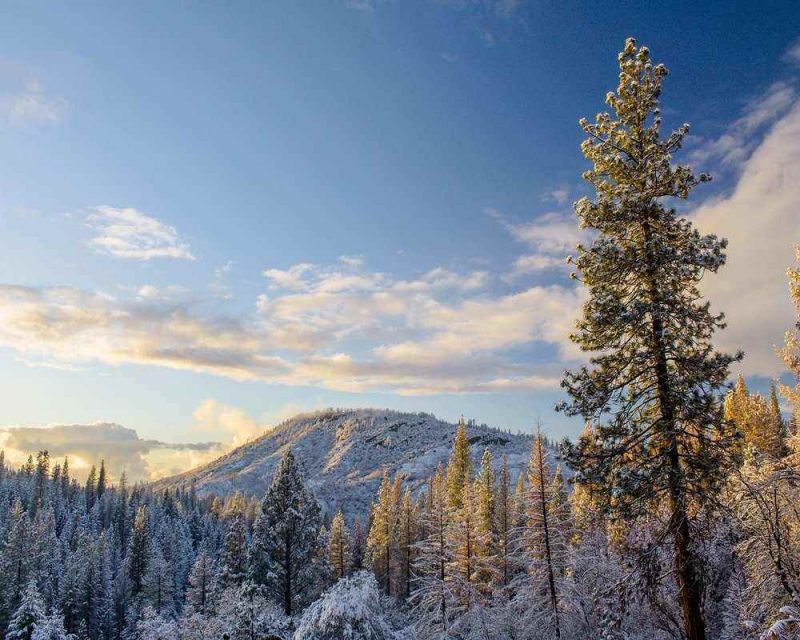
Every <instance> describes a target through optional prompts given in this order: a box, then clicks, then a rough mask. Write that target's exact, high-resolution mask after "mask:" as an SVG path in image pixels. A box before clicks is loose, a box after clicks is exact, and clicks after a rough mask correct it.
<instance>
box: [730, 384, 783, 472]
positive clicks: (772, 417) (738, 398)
mask: <svg viewBox="0 0 800 640" xmlns="http://www.w3.org/2000/svg"><path fill="white" fill-rule="evenodd" d="M723 406H724V415H725V419H726V420H729V421H731V422H732V423H733V424H735V425H736V428H737V429H738V430H739V431H740V432H741V434H742V436H743V441H744V443H745V444H747V445H749V446H751V447H755V448H756V449H757V450H758V451H760V452H761V453H763V454H766V455H769V456H772V457H774V458H779V457H780V456H781V455H783V449H784V447H785V438H784V435H783V433H782V431H783V420H782V419H781V416H780V409H778V408H777V397H776V398H775V403H774V406H773V405H772V404H771V403H770V404H769V405H768V404H767V401H766V400H764V398H763V397H762V396H761V395H759V394H757V393H750V391H749V390H748V389H747V384H746V383H745V381H744V378H742V376H741V375H740V376H738V377H737V378H736V384H735V385H734V388H733V389H731V390H730V391H729V392H728V394H727V395H726V396H725V403H724V405H723Z"/></svg>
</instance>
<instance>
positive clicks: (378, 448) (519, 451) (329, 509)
mask: <svg viewBox="0 0 800 640" xmlns="http://www.w3.org/2000/svg"><path fill="white" fill-rule="evenodd" d="M465 426H466V430H467V434H468V436H469V442H470V445H471V450H472V456H473V458H474V459H475V460H476V462H477V461H478V460H480V457H481V455H482V454H483V451H484V449H489V451H491V453H492V456H493V458H494V460H495V464H496V466H497V467H498V468H499V465H500V462H501V460H502V458H503V456H508V460H509V467H510V469H511V471H512V474H513V476H514V480H516V477H517V475H518V474H519V472H520V471H521V470H522V469H524V467H525V465H526V464H527V460H528V457H529V455H530V450H531V443H532V437H531V436H530V435H529V434H513V433H510V432H508V431H503V430H500V429H495V428H491V427H488V426H486V425H478V424H475V423H474V422H472V421H469V422H466V423H465ZM455 433H456V425H454V424H451V423H448V422H445V421H442V420H439V419H437V418H436V417H435V416H433V415H431V414H428V413H401V412H397V411H390V410H379V409H327V410H324V411H319V412H314V413H307V414H301V415H298V416H296V417H294V418H291V419H289V420H286V421H285V422H283V423H282V424H280V425H278V426H277V427H275V428H274V429H272V430H270V431H268V432H267V433H266V434H264V435H263V436H261V437H260V438H257V439H255V440H253V441H252V442H249V443H247V444H245V445H243V446H241V447H238V448H237V449H235V450H233V451H231V452H229V453H228V454H226V455H224V456H222V457H220V458H218V459H217V460H214V461H213V462H211V463H208V464H206V465H204V466H202V467H198V468H196V469H192V470H190V471H187V472H185V473H182V474H179V475H176V476H172V477H169V478H164V479H162V480H159V481H157V482H155V483H154V484H153V487H154V488H156V489H162V488H167V487H169V488H175V487H179V486H183V487H184V488H186V489H188V488H189V487H190V486H192V485H193V486H194V488H195V491H196V492H197V493H198V494H199V495H207V494H214V495H219V496H224V495H227V494H230V493H232V492H234V491H241V492H243V493H244V494H246V495H251V496H262V495H263V494H264V492H265V491H266V489H267V487H268V486H269V483H270V481H271V479H272V475H273V473H274V471H275V469H276V467H277V464H278V462H279V461H280V459H281V457H282V455H283V453H284V452H285V451H286V450H288V449H291V450H292V451H293V452H294V454H295V455H296V456H297V459H298V461H299V462H300V464H301V466H302V468H303V471H304V473H305V475H306V477H307V478H308V482H309V485H310V486H311V488H312V489H313V490H314V493H315V494H316V496H317V499H318V500H319V501H320V503H321V504H322V507H323V510H324V511H325V512H326V513H328V514H333V513H335V512H336V511H337V510H338V509H339V508H341V509H342V510H343V511H344V513H345V515H346V516H348V517H349V518H352V517H353V516H355V514H357V513H361V514H363V513H366V510H367V508H368V506H369V504H370V501H371V500H372V497H373V496H374V495H375V492H376V491H377V490H378V486H379V484H380V481H381V476H382V474H383V472H384V471H388V472H389V474H390V475H392V476H394V475H395V474H397V473H399V474H402V476H403V477H404V479H405V482H406V483H407V484H408V485H409V486H411V487H412V488H413V490H414V491H415V492H416V491H417V490H418V489H419V488H420V487H421V486H422V485H423V484H424V483H425V482H427V480H428V478H429V477H430V476H432V475H433V473H434V472H435V471H436V467H437V466H438V465H439V464H440V463H443V464H445V463H446V462H447V459H448V456H449V455H450V451H451V449H452V446H453V438H454V436H455Z"/></svg>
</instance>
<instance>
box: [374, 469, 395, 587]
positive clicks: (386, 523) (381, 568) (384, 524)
mask: <svg viewBox="0 0 800 640" xmlns="http://www.w3.org/2000/svg"><path fill="white" fill-rule="evenodd" d="M396 523H397V505H396V503H395V501H394V492H393V484H392V482H391V481H390V480H389V472H388V471H386V470H384V472H383V478H382V480H381V486H380V489H378V496H377V499H376V500H375V503H374V504H373V505H372V522H371V524H370V528H369V535H368V536H367V554H368V557H369V561H370V566H371V567H372V570H373V571H374V572H375V575H376V576H377V577H378V582H379V583H380V584H381V586H382V587H383V590H384V592H385V593H386V595H387V596H390V595H392V577H393V566H392V560H393V555H394V549H395V545H396V533H397V531H396V527H395V525H396Z"/></svg>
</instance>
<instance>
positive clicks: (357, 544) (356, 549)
mask: <svg viewBox="0 0 800 640" xmlns="http://www.w3.org/2000/svg"><path fill="white" fill-rule="evenodd" d="M350 546H351V548H352V549H353V553H352V556H353V558H352V562H353V571H361V569H363V568H364V553H365V551H366V547H367V535H366V533H365V531H364V525H363V524H362V522H361V516H360V515H359V514H356V517H355V519H354V520H353V537H352V541H351V544H350Z"/></svg>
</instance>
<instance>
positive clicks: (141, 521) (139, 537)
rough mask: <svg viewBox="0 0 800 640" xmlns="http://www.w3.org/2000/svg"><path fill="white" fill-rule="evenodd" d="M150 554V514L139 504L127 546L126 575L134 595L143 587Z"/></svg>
mask: <svg viewBox="0 0 800 640" xmlns="http://www.w3.org/2000/svg"><path fill="white" fill-rule="evenodd" d="M150 554H151V550H150V516H149V514H148V509H147V507H146V506H141V507H139V509H138V510H137V512H136V520H135V521H134V524H133V531H132V532H131V541H130V545H129V547H128V577H129V578H130V581H131V594H132V595H133V596H134V597H135V596H138V595H139V594H140V593H141V592H142V589H143V588H144V580H145V574H146V573H147V565H148V563H149V560H150Z"/></svg>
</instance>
